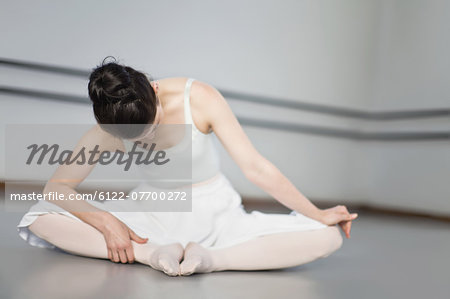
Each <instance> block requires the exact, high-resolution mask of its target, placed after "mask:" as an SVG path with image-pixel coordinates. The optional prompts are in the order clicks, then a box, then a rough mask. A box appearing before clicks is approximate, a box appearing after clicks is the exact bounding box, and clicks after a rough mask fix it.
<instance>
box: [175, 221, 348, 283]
mask: <svg viewBox="0 0 450 299" xmlns="http://www.w3.org/2000/svg"><path fill="white" fill-rule="evenodd" d="M342 243H343V238H342V236H341V234H340V232H339V229H338V228H337V227H336V226H328V227H326V228H321V229H316V230H308V231H294V232H286V233H278V234H270V235H265V236H261V237H258V238H255V239H252V240H250V241H247V242H244V243H241V244H237V245H235V246H232V247H227V248H223V249H206V248H203V247H202V246H200V245H198V244H196V243H189V244H188V246H187V247H186V249H185V254H184V261H183V262H182V264H181V274H182V275H190V274H192V273H195V272H198V273H206V272H213V271H224V270H268V269H279V268H287V267H294V266H299V265H302V264H305V263H309V262H312V261H314V260H316V259H318V258H323V257H327V256H329V255H330V254H331V253H333V252H334V251H336V250H337V249H339V248H340V247H341V246H342Z"/></svg>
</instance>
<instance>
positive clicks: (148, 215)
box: [17, 173, 327, 250]
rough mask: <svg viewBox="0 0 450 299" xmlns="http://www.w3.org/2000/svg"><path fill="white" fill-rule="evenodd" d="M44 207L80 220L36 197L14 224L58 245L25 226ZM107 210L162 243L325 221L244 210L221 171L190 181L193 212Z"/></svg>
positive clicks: (211, 241)
mask: <svg viewBox="0 0 450 299" xmlns="http://www.w3.org/2000/svg"><path fill="white" fill-rule="evenodd" d="M142 189H145V184H141V185H139V186H138V187H136V188H135V189H134V190H132V191H135V192H139V191H145V190H142ZM91 204H93V205H95V206H96V207H98V208H100V209H103V210H108V204H107V202H106V203H98V202H95V201H94V202H91ZM48 213H58V214H64V215H66V216H68V217H71V218H73V219H75V220H77V221H81V220H80V219H79V218H77V217H75V216H74V215H72V214H71V213H69V212H67V211H65V210H63V209H61V208H60V207H58V206H56V205H55V204H52V203H50V202H47V201H40V202H39V203H37V204H35V205H33V206H32V207H31V208H30V210H29V211H28V212H27V213H26V214H25V215H24V216H23V217H22V219H21V221H20V223H19V224H18V225H17V229H18V232H19V235H20V237H22V238H23V239H24V240H25V241H27V242H28V243H29V244H30V245H32V246H37V247H44V248H51V249H55V250H60V249H59V248H57V247H56V246H54V245H52V244H50V243H49V242H47V241H45V240H43V239H41V238H39V237H38V236H36V235H35V234H33V233H32V232H31V231H30V230H29V229H28V226H29V225H30V224H31V223H33V221H34V220H36V218H37V217H38V216H39V215H43V214H48ZM110 213H111V214H112V215H114V216H115V217H117V218H118V219H120V220H121V221H122V222H124V223H125V224H126V225H128V227H130V229H132V230H133V231H134V232H135V233H136V234H137V235H139V236H141V237H143V238H149V241H150V242H152V243H156V244H160V245H164V244H170V243H174V242H179V243H181V244H182V245H183V246H186V244H187V243H188V242H190V241H192V242H197V243H199V244H201V245H203V246H204V247H207V248H210V249H218V248H224V247H229V246H232V245H236V244H238V243H242V242H245V241H248V240H250V239H253V238H256V237H259V236H263V235H268V234H275V233H282V232H291V231H306V230H315V229H321V228H325V227H327V225H326V224H323V223H321V222H319V221H317V220H314V219H312V218H309V217H307V216H305V215H302V214H299V213H297V212H295V211H293V212H291V213H290V214H266V213H261V212H258V211H253V212H251V213H247V212H246V211H245V210H244V208H243V206H242V201H241V197H240V195H239V194H238V193H237V192H236V190H234V188H233V187H232V186H231V184H230V182H229V181H228V179H227V178H226V177H225V176H224V175H223V174H221V173H220V174H218V175H217V176H216V177H215V178H214V179H212V180H211V181H209V182H207V183H203V184H201V185H198V186H193V187H192V212H135V211H133V212H117V211H110Z"/></svg>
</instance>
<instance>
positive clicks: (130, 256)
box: [125, 246, 134, 264]
mask: <svg viewBox="0 0 450 299" xmlns="http://www.w3.org/2000/svg"><path fill="white" fill-rule="evenodd" d="M125 253H126V255H127V258H128V262H129V263H130V264H132V263H134V250H133V248H132V247H131V246H130V247H128V248H127V249H125Z"/></svg>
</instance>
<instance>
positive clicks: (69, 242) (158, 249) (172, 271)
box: [29, 214, 183, 275]
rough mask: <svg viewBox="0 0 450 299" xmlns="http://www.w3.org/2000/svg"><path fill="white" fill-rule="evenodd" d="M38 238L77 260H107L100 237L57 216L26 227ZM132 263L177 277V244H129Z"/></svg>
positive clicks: (86, 226)
mask: <svg viewBox="0 0 450 299" xmlns="http://www.w3.org/2000/svg"><path fill="white" fill-rule="evenodd" d="M29 229H30V231H32V232H33V233H34V234H35V235H37V236H38V237H39V238H42V239H44V240H46V241H47V242H49V243H51V244H53V245H55V246H56V247H59V248H61V249H62V250H64V251H66V252H69V253H72V254H75V255H80V256H86V257H93V258H101V259H108V249H107V246H106V241H105V239H104V237H103V234H102V233H101V232H100V231H98V230H97V229H95V228H94V227H93V226H91V225H89V224H87V223H85V222H82V221H78V220H75V219H72V218H69V217H67V216H65V215H61V214H45V215H41V216H39V217H38V218H37V219H36V220H35V221H34V222H33V223H32V224H31V225H30V226H29ZM131 242H132V245H133V249H134V255H135V261H136V262H139V263H142V264H146V265H149V266H151V267H152V268H154V269H156V270H160V271H164V272H165V273H166V274H168V275H178V274H179V262H180V260H181V258H182V256H183V247H182V246H181V244H169V245H164V246H161V245H156V244H152V243H150V242H148V243H146V244H139V243H136V242H134V241H131Z"/></svg>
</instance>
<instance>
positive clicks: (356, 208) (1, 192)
mask: <svg viewBox="0 0 450 299" xmlns="http://www.w3.org/2000/svg"><path fill="white" fill-rule="evenodd" d="M30 186H32V187H36V185H24V187H30ZM42 188H43V186H42ZM83 192H93V190H88V189H83ZM4 200H5V182H0V201H4ZM310 200H311V202H313V203H314V204H315V205H316V206H317V207H318V208H320V209H327V208H330V207H334V206H336V205H337V204H336V201H331V200H328V201H327V200H317V199H316V200H315V199H314V198H311V199H310ZM339 202H340V203H339V204H341V205H345V206H346V207H347V209H348V210H349V211H350V212H357V213H371V214H374V215H379V216H397V217H419V218H426V219H433V220H438V221H443V222H448V223H450V215H435V214H431V213H422V212H417V211H408V210H402V209H394V208H391V207H385V206H378V205H375V204H366V203H357V202H356V203H355V202H346V201H345V199H343V200H340V201H339ZM242 203H243V204H244V206H245V208H246V210H262V211H265V212H271V213H288V212H289V209H288V208H286V207H285V206H283V205H282V204H281V203H279V202H278V201H276V200H267V198H246V197H244V198H243V199H242ZM0 206H1V205H0Z"/></svg>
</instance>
